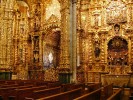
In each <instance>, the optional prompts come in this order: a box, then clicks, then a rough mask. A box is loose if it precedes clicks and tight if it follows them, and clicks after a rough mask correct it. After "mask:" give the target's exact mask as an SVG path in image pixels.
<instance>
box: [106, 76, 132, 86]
mask: <svg viewBox="0 0 133 100" xmlns="http://www.w3.org/2000/svg"><path fill="white" fill-rule="evenodd" d="M130 77H131V75H130V74H123V75H122V74H119V75H114V74H107V75H105V76H104V84H111V83H113V85H114V86H115V87H122V86H124V87H127V86H128V83H129V82H130Z"/></svg>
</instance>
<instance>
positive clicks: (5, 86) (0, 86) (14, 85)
mask: <svg viewBox="0 0 133 100" xmlns="http://www.w3.org/2000/svg"><path fill="white" fill-rule="evenodd" d="M16 86H18V84H12V85H5V84H4V85H0V88H8V87H16Z"/></svg>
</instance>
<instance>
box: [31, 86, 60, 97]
mask: <svg viewBox="0 0 133 100" xmlns="http://www.w3.org/2000/svg"><path fill="white" fill-rule="evenodd" d="M58 93H61V87H54V88H48V89H44V90H38V91H33V94H32V96H31V98H34V99H38V98H42V97H46V96H50V95H54V94H58Z"/></svg>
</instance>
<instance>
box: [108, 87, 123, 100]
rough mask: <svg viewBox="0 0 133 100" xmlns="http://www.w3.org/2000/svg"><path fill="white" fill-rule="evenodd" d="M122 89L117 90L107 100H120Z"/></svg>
mask: <svg viewBox="0 0 133 100" xmlns="http://www.w3.org/2000/svg"><path fill="white" fill-rule="evenodd" d="M121 94H122V89H121V88H120V89H118V91H116V92H115V93H114V94H112V95H111V96H110V97H109V98H108V99H107V100H121V97H122V95H121Z"/></svg>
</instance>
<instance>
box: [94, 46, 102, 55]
mask: <svg viewBox="0 0 133 100" xmlns="http://www.w3.org/2000/svg"><path fill="white" fill-rule="evenodd" d="M100 51H101V50H100V48H99V47H95V51H94V53H95V57H96V58H98V57H99V55H100Z"/></svg>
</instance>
